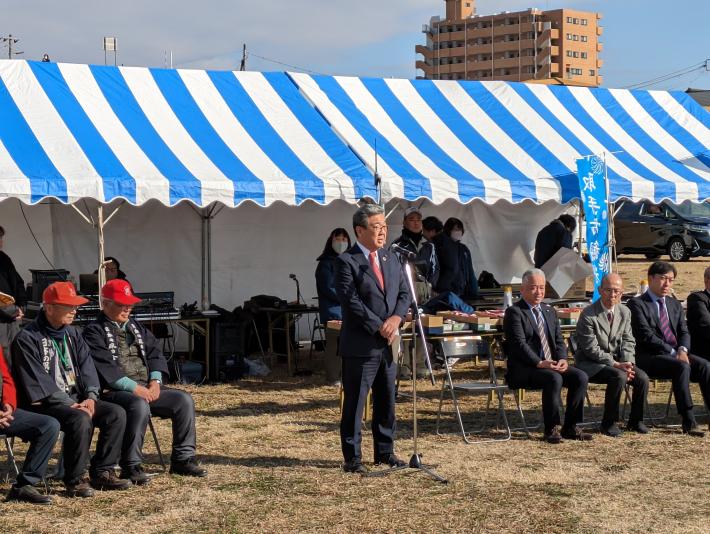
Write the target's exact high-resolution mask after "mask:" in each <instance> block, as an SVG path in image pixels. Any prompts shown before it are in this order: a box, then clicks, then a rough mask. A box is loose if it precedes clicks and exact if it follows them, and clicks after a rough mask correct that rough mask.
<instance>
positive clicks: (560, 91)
mask: <svg viewBox="0 0 710 534" xmlns="http://www.w3.org/2000/svg"><path fill="white" fill-rule="evenodd" d="M550 89H551V90H553V89H554V90H553V91H552V92H553V94H554V96H555V98H557V100H559V101H560V103H561V104H562V105H563V106H564V107H565V108H567V111H569V112H570V113H571V114H572V116H574V118H575V119H577V121H579V123H580V124H581V125H582V126H583V127H584V128H585V129H586V130H587V131H588V132H589V133H591V134H592V135H593V136H594V137H595V138H596V139H597V141H599V143H601V144H602V145H603V146H604V148H605V149H606V150H607V151H609V152H617V153H616V154H614V155H615V156H616V158H617V159H618V160H619V161H621V162H622V163H624V164H625V165H626V166H627V167H629V168H630V169H632V170H633V171H634V172H635V173H636V174H638V175H639V176H641V177H642V178H646V179H647V180H650V181H652V182H653V183H654V200H660V199H661V198H671V199H675V195H676V187H675V184H674V183H672V182H669V181H667V180H664V179H663V178H662V177H660V176H658V175H657V174H656V173H654V172H653V171H651V170H649V169H648V168H646V167H645V166H644V165H643V164H642V163H641V162H639V161H638V160H636V159H635V158H633V157H631V156H630V155H629V153H628V152H626V151H625V150H624V149H623V147H622V146H621V145H620V144H619V143H617V141H616V140H615V139H614V138H613V137H611V136H610V135H609V134H608V133H607V132H606V130H605V129H604V128H602V127H601V126H600V125H599V124H598V123H597V122H596V121H595V120H594V119H593V118H592V117H591V116H590V115H589V113H587V111H586V110H585V108H584V106H582V105H580V103H579V102H578V101H577V99H576V98H574V96H573V95H572V93H571V92H570V90H569V88H567V87H562V86H560V87H554V88H550Z"/></svg>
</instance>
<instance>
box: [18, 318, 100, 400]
mask: <svg viewBox="0 0 710 534" xmlns="http://www.w3.org/2000/svg"><path fill="white" fill-rule="evenodd" d="M50 330H53V329H52V327H51V326H50V324H49V322H48V321H47V319H46V317H45V315H44V312H40V314H39V316H38V317H37V318H36V319H35V320H34V321H32V323H30V324H29V325H28V326H26V327H25V328H23V329H22V330H21V331H20V333H19V334H17V336H16V337H15V341H14V342H13V343H12V351H11V353H12V362H13V367H12V370H13V375H14V376H15V378H16V380H17V382H18V383H17V390H18V391H17V392H18V397H19V398H20V401H21V402H20V404H21V405H23V404H24V405H26V404H31V403H34V402H38V401H41V400H45V399H48V398H49V397H51V396H56V394H57V393H59V392H62V390H61V389H59V387H58V386H57V382H56V368H57V366H56V364H55V362H56V359H57V358H59V355H58V354H57V351H56V349H55V348H54V343H52V336H51V335H50ZM60 331H61V332H63V333H65V334H66V339H67V345H68V347H69V353H70V354H71V360H72V365H73V367H74V372H75V373H76V391H77V394H78V397H79V400H84V399H86V398H88V397H89V396H90V394H94V395H98V392H99V377H98V375H97V374H96V368H95V367H94V362H93V360H92V359H91V353H90V351H89V347H88V346H87V344H86V342H85V341H84V339H83V338H82V337H81V334H80V333H79V330H77V329H76V328H75V327H73V326H65V327H64V328H63V329H61V330H60ZM60 365H61V364H60Z"/></svg>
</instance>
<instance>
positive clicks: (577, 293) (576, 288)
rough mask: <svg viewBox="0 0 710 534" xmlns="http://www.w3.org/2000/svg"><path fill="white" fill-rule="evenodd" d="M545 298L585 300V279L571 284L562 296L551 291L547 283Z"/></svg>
mask: <svg viewBox="0 0 710 534" xmlns="http://www.w3.org/2000/svg"><path fill="white" fill-rule="evenodd" d="M545 298H550V299H585V298H587V278H584V279H583V280H579V281H577V282H575V283H574V284H572V286H571V287H570V288H569V289H568V290H567V293H565V294H564V295H558V294H557V291H555V290H554V289H552V286H551V285H550V283H549V282H547V283H546V284H545Z"/></svg>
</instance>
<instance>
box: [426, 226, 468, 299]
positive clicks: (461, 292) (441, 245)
mask: <svg viewBox="0 0 710 534" xmlns="http://www.w3.org/2000/svg"><path fill="white" fill-rule="evenodd" d="M463 233H464V229H463V222H461V220H460V219H457V218H455V217H450V218H449V219H447V221H446V223H444V231H443V232H442V233H440V234H438V235H437V236H436V237H434V247H435V249H436V255H437V258H438V260H439V266H440V271H439V279H438V281H437V283H436V285H435V286H434V289H435V291H436V292H437V293H444V292H446V291H451V292H452V293H455V294H456V295H458V296H459V297H461V298H463V299H473V298H476V297H478V280H477V279H476V273H475V272H474V270H473V260H472V258H471V251H470V250H469V249H468V247H467V246H466V245H464V244H463V243H461V239H462V238H463Z"/></svg>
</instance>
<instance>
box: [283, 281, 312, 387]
mask: <svg viewBox="0 0 710 534" xmlns="http://www.w3.org/2000/svg"><path fill="white" fill-rule="evenodd" d="M289 278H290V279H291V280H293V281H294V282H296V304H298V305H300V304H301V303H303V305H304V306H306V301H305V300H303V297H302V296H301V284H299V283H298V278H297V277H296V275H295V274H290V275H289ZM302 316H303V315H302V314H297V315H294V316H293V322H294V328H296V327H297V326H298V321H299V320H300V319H301V317H302ZM286 324H287V325H288V321H286ZM286 337H287V339H288V342H289V343H291V332H287V333H286ZM298 337H300V329H299V335H298ZM298 350H299V341H298V340H297V341H296V346H295V347H294V367H293V374H294V376H299V375H311V374H312V371H309V370H301V369H299V368H298Z"/></svg>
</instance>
